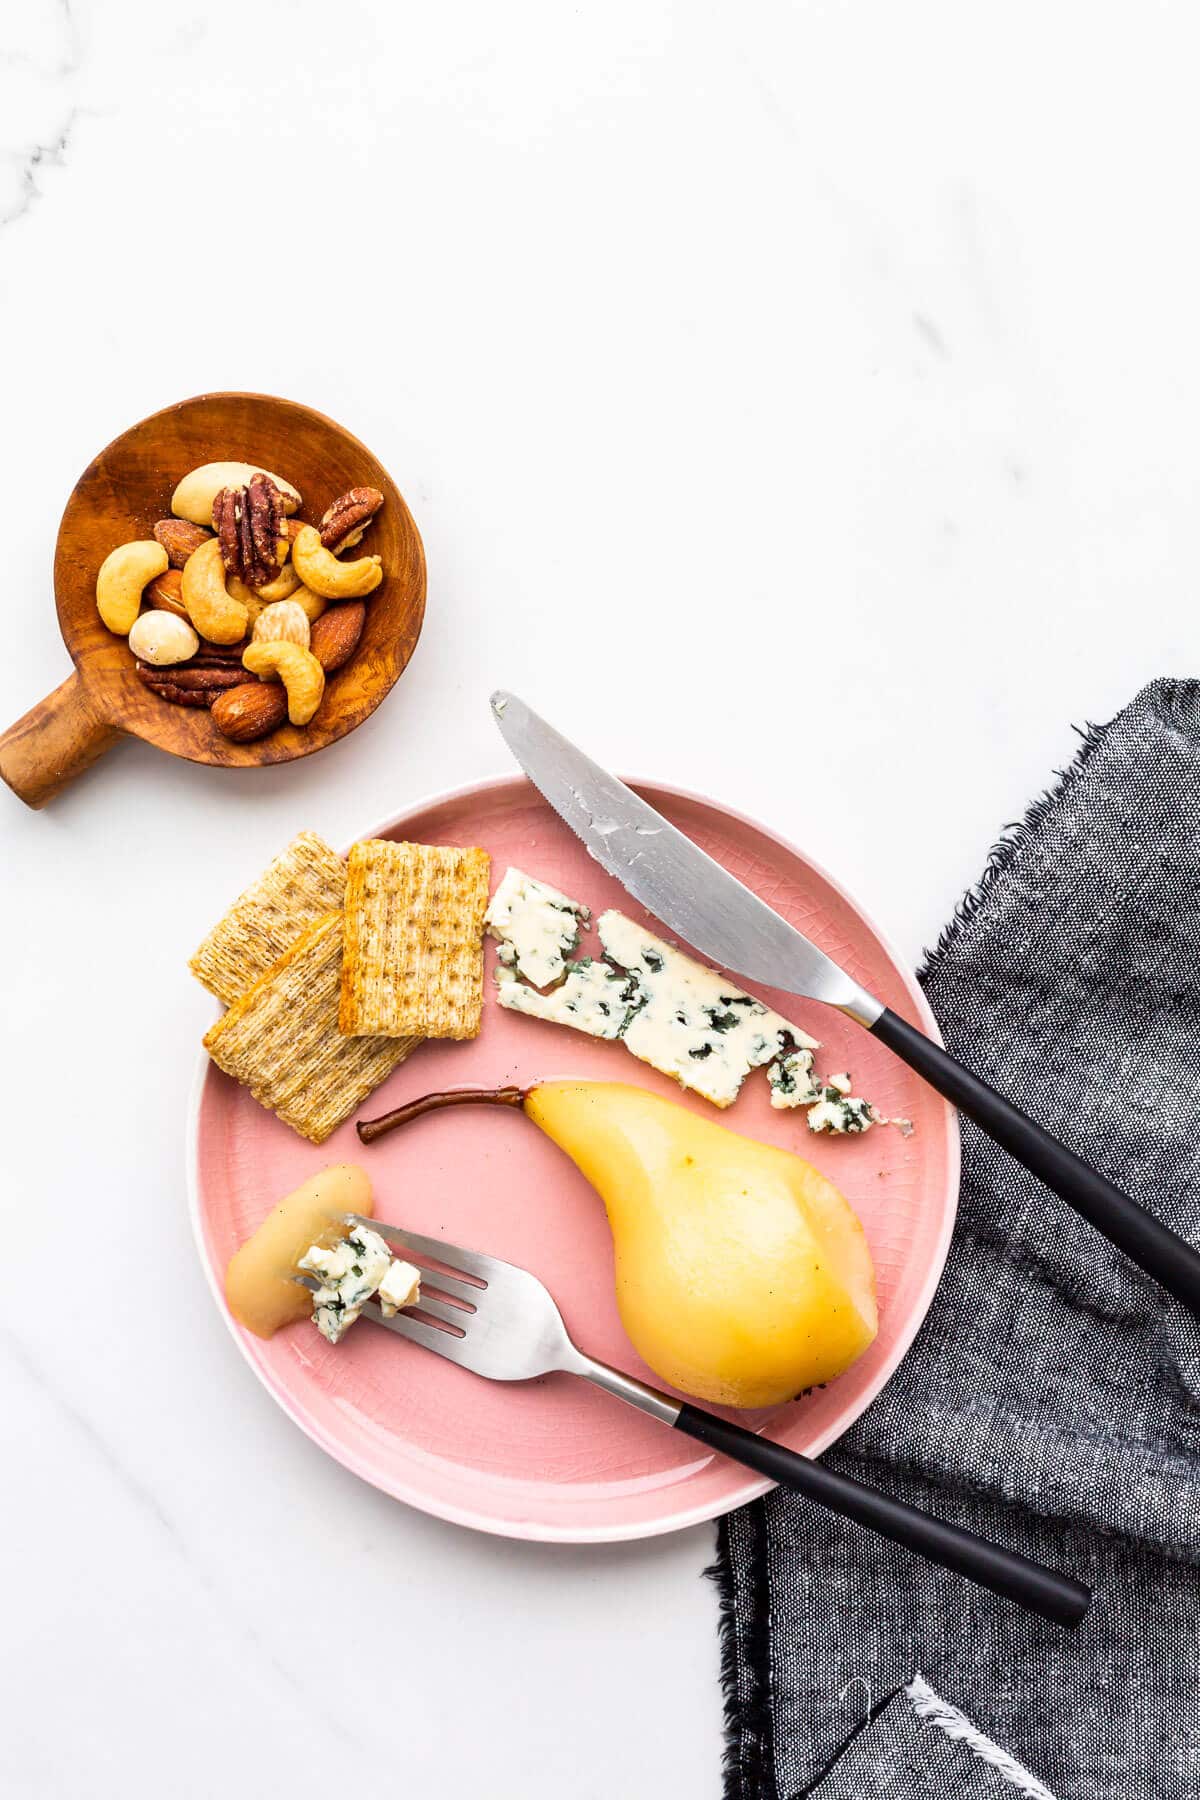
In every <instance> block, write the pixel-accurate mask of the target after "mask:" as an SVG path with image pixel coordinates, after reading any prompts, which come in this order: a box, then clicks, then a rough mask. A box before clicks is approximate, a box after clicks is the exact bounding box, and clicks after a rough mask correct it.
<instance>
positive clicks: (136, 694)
mask: <svg viewBox="0 0 1200 1800" xmlns="http://www.w3.org/2000/svg"><path fill="white" fill-rule="evenodd" d="M227 461H236V462H249V463H255V464H258V465H260V466H261V467H263V468H266V469H272V470H274V471H275V472H276V473H278V474H279V475H282V476H283V477H284V478H285V479H286V480H288V481H290V482H291V483H292V484H293V486H295V487H297V488H299V490H300V493H301V494H302V495H303V498H304V504H303V507H302V508H301V512H302V515H303V517H304V518H306V519H309V520H311V521H312V522H314V523H315V522H316V521H317V520H318V519H319V518H320V517H321V514H322V513H323V512H324V510H325V508H326V507H327V506H328V505H329V503H330V501H331V500H334V499H335V498H336V497H337V496H338V495H339V494H342V493H344V492H345V491H346V489H347V488H351V487H364V486H365V487H375V488H378V489H379V490H380V492H381V493H382V494H383V496H384V506H383V509H382V511H381V512H380V513H379V514H378V516H377V517H376V519H375V521H374V523H373V524H372V526H371V528H370V530H369V532H368V534H367V538H366V541H365V542H364V544H363V549H362V554H367V553H371V554H377V555H379V556H381V557H382V558H383V567H384V576H385V578H384V581H383V583H382V585H381V586H380V587H378V588H377V589H376V590H375V592H374V593H373V594H372V595H371V597H370V598H369V600H368V601H367V619H366V625H365V627H364V630H363V635H362V638H361V640H360V642H359V646H358V649H357V650H356V651H355V653H354V655H353V656H352V657H351V659H350V661H349V662H348V663H347V664H346V666H345V668H344V669H340V670H339V671H338V672H337V673H336V674H335V675H331V676H330V677H329V682H328V685H327V687H326V690H325V697H324V699H323V700H322V702H321V706H320V710H319V711H318V713H317V715H316V717H315V719H313V721H312V723H311V724H309V725H306V726H304V727H302V728H300V727H297V726H294V725H282V726H280V728H279V729H278V730H277V731H274V732H272V733H271V734H270V736H269V737H264V738H260V739H259V740H258V741H257V742H256V743H252V744H234V743H231V742H230V741H229V739H228V738H223V737H222V736H221V734H220V732H219V731H218V730H217V728H216V726H215V725H214V724H213V722H212V719H211V718H210V717H209V714H208V711H207V709H203V708H192V707H185V706H176V705H173V704H172V703H171V702H169V701H166V700H163V699H161V698H160V697H159V696H158V695H157V694H155V693H152V692H151V691H150V689H149V688H146V687H144V686H143V685H142V683H141V682H140V681H139V679H138V677H137V675H136V674H135V672H134V658H133V655H132V654H131V652H130V649H129V646H128V644H127V643H126V642H125V640H124V639H123V638H119V637H114V636H113V634H112V633H111V632H110V631H107V630H106V629H105V627H104V625H103V624H102V622H101V619H100V615H99V613H98V612H97V611H96V572H97V570H98V569H99V567H100V564H101V563H102V562H103V561H104V558H105V557H106V556H107V555H108V553H109V551H110V550H112V549H114V548H115V547H116V545H118V544H123V543H127V542H128V541H129V540H130V539H132V538H148V537H150V536H151V535H152V532H153V526H154V523H155V521H156V520H157V519H165V518H168V517H169V516H170V510H171V505H170V503H171V495H172V493H173V492H174V490H175V486H176V484H177V482H178V481H179V480H180V479H181V478H182V477H183V476H184V475H186V474H187V472H188V470H189V469H194V468H196V467H198V465H199V464H201V463H207V462H227ZM54 596H55V601H56V604H57V606H58V623H59V628H60V630H61V631H62V635H63V641H64V642H65V644H66V646H67V649H68V650H69V651H70V653H71V659H72V661H73V662H74V664H75V672H74V674H72V675H69V676H68V677H67V679H66V681H64V682H63V684H62V686H61V687H59V688H56V689H55V691H54V693H52V694H50V695H48V696H47V698H46V699H45V700H43V701H41V702H40V704H39V705H37V706H35V707H34V708H33V710H32V711H31V712H28V713H26V715H25V717H24V718H23V719H20V720H18V721H17V723H16V724H15V725H13V726H11V727H10V728H9V730H8V731H6V732H5V733H4V734H3V736H2V737H0V776H2V777H3V778H4V780H5V781H6V782H7V783H8V785H9V787H11V788H12V790H13V792H14V793H16V794H18V795H19V796H20V798H21V799H22V800H24V801H25V803H26V804H27V805H28V806H44V805H45V803H46V801H47V800H49V799H51V798H52V797H53V795H55V794H56V793H57V792H58V791H59V789H60V788H62V787H63V786H65V784H66V783H67V782H68V781H70V780H72V778H73V777H74V776H76V775H78V774H80V773H81V772H82V771H83V770H84V769H86V768H89V767H90V766H91V764H92V763H94V762H95V761H96V759H97V757H99V756H102V755H103V753H104V751H105V750H107V749H108V748H109V746H110V745H111V744H114V743H115V742H116V740H117V739H118V738H119V737H120V736H121V735H122V734H123V733H131V734H132V735H133V736H134V737H140V738H144V739H145V740H146V742H147V743H149V744H156V745H157V746H158V748H159V749H160V750H169V751H170V752H171V754H172V755H173V756H184V757H186V758H187V759H188V760H189V761H190V762H202V763H214V764H216V765H218V766H219V767H222V768H235V769H236V768H243V769H244V768H252V767H258V766H260V765H261V764H264V763H279V762H290V761H291V760H292V759H293V758H294V757H298V756H311V755H312V753H313V751H314V750H322V749H324V747H325V745H326V744H332V743H334V742H335V740H336V739H338V738H340V737H345V735H346V733H347V732H348V731H353V729H354V727H355V726H356V725H360V724H361V723H362V721H363V720H364V719H365V718H366V717H367V716H368V714H370V713H373V712H374V710H375V708H376V707H377V706H378V705H379V703H380V701H381V700H382V699H383V698H384V696H385V694H387V693H388V691H389V690H390V688H391V687H392V686H393V684H394V683H395V682H396V681H397V680H398V678H399V677H400V675H401V674H402V673H403V671H404V668H405V665H406V664H407V662H408V660H409V658H410V656H411V655H412V653H413V650H414V648H415V646H416V642H417V638H418V636H419V635H420V631H421V621H422V619H423V617H424V613H425V553H424V551H423V549H422V547H421V538H420V534H419V533H418V531H417V528H416V525H415V524H414V523H413V518H412V514H411V513H410V512H409V510H408V507H407V506H406V505H405V504H404V500H403V497H402V496H401V494H400V492H399V490H398V488H397V487H396V486H395V484H394V482H393V481H392V479H391V477H390V476H389V475H388V472H387V470H386V469H385V468H384V467H383V465H382V464H381V463H380V462H378V461H377V460H376V458H375V457H373V456H372V455H371V452H370V451H369V450H368V449H367V447H366V445H365V444H360V443H359V441H358V439H357V438H356V437H353V436H352V435H351V433H350V432H348V431H345V430H344V429H343V428H342V426H340V425H337V424H335V423H334V421H333V420H332V419H327V418H325V416H324V415H323V414H322V413H318V412H313V411H312V409H311V408H310V407H307V406H299V405H297V404H296V402H295V401H293V400H279V399H276V398H275V397H274V396H273V395H271V394H200V395H198V396H197V397H196V398H195V399H194V400H183V401H180V403H179V404H178V405H177V406H169V407H167V408H166V409H165V410H164V411H163V412H158V413H152V414H151V416H150V417H149V418H148V419H143V420H142V422H141V424H140V425H134V426H133V427H132V429H131V430H129V431H125V432H122V434H121V436H120V437H119V438H115V439H114V440H113V442H112V443H111V444H110V445H109V446H108V448H107V449H106V450H102V451H101V453H100V455H99V456H98V457H97V458H96V460H95V462H93V463H92V464H90V465H89V467H88V468H86V469H85V470H84V472H83V474H82V475H81V476H80V478H79V480H78V481H77V482H76V484H75V489H74V492H73V493H72V495H71V498H70V499H69V500H68V501H67V509H66V511H65V512H64V514H63V518H62V524H61V525H60V527H59V532H58V546H57V548H56V550H55V555H54ZM249 679H250V677H249V676H247V680H249Z"/></svg>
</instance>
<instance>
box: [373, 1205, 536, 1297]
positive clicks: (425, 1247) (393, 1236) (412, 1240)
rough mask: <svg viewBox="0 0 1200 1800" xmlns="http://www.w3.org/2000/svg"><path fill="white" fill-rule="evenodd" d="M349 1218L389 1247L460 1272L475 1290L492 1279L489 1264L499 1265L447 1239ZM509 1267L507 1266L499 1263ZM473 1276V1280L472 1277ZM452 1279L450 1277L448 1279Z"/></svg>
mask: <svg viewBox="0 0 1200 1800" xmlns="http://www.w3.org/2000/svg"><path fill="white" fill-rule="evenodd" d="M346 1217H347V1218H348V1219H351V1220H353V1222H354V1223H355V1224H356V1225H366V1226H368V1227H369V1228H370V1229H371V1230H372V1231H377V1232H378V1233H379V1235H380V1237H381V1238H384V1239H386V1241H387V1242H388V1243H389V1244H399V1245H400V1247H401V1249H404V1250H415V1251H416V1253H417V1255H418V1256H427V1257H429V1259H430V1261H431V1262H440V1263H444V1264H445V1265H446V1267H447V1268H448V1269H450V1270H451V1271H453V1270H455V1269H457V1270H458V1271H459V1272H460V1275H461V1276H462V1278H463V1279H464V1282H465V1285H466V1286H467V1287H475V1286H477V1285H478V1284H479V1283H480V1282H483V1283H484V1284H485V1285H486V1283H487V1281H488V1280H489V1273H488V1270H489V1265H493V1264H496V1263H497V1262H498V1259H497V1258H496V1257H493V1256H485V1255H483V1253H482V1252H481V1251H479V1250H464V1249H463V1248H462V1246H461V1245H459V1244H448V1243H446V1241H445V1239H444V1238H435V1237H423V1236H422V1235H421V1233H420V1232H419V1231H406V1230H402V1229H401V1227H400V1226H399V1225H385V1224H384V1223H383V1221H382V1219H365V1218H360V1217H359V1215H358V1214H357V1213H347V1214H346ZM499 1266H500V1267H501V1268H507V1267H508V1266H509V1265H508V1264H507V1263H500V1264H499ZM472 1276H474V1281H472V1280H471V1277H472ZM450 1279H452V1276H447V1280H450Z"/></svg>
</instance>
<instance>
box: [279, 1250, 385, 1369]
mask: <svg viewBox="0 0 1200 1800" xmlns="http://www.w3.org/2000/svg"><path fill="white" fill-rule="evenodd" d="M391 1261H392V1253H391V1251H390V1250H389V1249H388V1247H387V1245H386V1244H385V1243H384V1241H383V1239H382V1238H381V1237H380V1235H379V1233H378V1232H377V1231H372V1230H371V1229H370V1227H369V1226H366V1225H352V1226H351V1227H350V1230H349V1231H348V1232H347V1233H346V1236H345V1237H344V1238H342V1239H341V1240H340V1242H338V1243H336V1244H333V1245H331V1246H329V1247H328V1248H326V1246H324V1245H322V1244H312V1245H310V1247H309V1248H308V1249H307V1250H306V1251H305V1252H304V1255H303V1256H302V1257H301V1258H300V1260H299V1262H298V1264H297V1265H296V1266H297V1267H298V1268H301V1269H304V1270H306V1271H307V1272H308V1273H309V1274H311V1275H319V1276H320V1278H321V1285H320V1287H319V1288H318V1289H317V1291H316V1293H315V1294H314V1295H313V1324H314V1325H315V1326H316V1328H317V1330H318V1331H319V1332H320V1333H321V1336H322V1337H324V1338H328V1339H329V1342H330V1343H331V1344H336V1343H339V1342H340V1340H341V1339H342V1338H343V1337H344V1336H345V1334H346V1332H347V1331H349V1329H350V1327H351V1325H353V1323H354V1321H355V1320H356V1319H357V1318H358V1316H359V1314H360V1313H361V1311H362V1309H363V1302H364V1301H366V1300H369V1299H370V1298H371V1295H372V1294H373V1293H375V1292H376V1290H377V1289H378V1287H379V1285H380V1283H381V1282H382V1281H383V1279H384V1277H385V1276H386V1275H387V1272H388V1269H389V1267H390V1266H391Z"/></svg>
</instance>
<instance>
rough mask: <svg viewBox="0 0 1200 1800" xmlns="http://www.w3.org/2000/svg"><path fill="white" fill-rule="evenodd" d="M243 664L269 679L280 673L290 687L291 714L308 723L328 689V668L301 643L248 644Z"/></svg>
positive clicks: (296, 722)
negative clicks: (302, 646)
mask: <svg viewBox="0 0 1200 1800" xmlns="http://www.w3.org/2000/svg"><path fill="white" fill-rule="evenodd" d="M242 666H243V668H247V669H249V671H250V673H251V674H252V675H261V676H263V677H264V678H265V679H267V680H270V678H271V676H273V675H277V676H278V677H279V679H280V680H281V681H282V682H283V685H284V687H285V688H286V690H287V697H288V718H289V719H290V720H291V722H292V724H293V725H307V724H308V721H309V720H310V719H311V718H312V716H313V714H314V713H315V712H316V710H317V708H318V706H320V704H321V696H322V694H323V693H324V692H325V671H324V669H323V668H322V667H321V665H320V663H319V662H318V661H317V659H316V657H315V656H314V655H313V653H312V651H311V650H304V649H302V648H301V646H300V645H299V644H247V646H246V648H245V650H244V651H243V652H242Z"/></svg>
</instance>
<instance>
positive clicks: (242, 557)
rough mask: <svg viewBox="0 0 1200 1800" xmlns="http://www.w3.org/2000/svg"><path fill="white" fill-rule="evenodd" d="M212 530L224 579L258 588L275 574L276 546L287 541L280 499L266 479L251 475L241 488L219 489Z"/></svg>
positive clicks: (275, 489)
mask: <svg viewBox="0 0 1200 1800" xmlns="http://www.w3.org/2000/svg"><path fill="white" fill-rule="evenodd" d="M212 516H213V526H214V528H215V530H216V533H217V537H218V538H219V539H220V543H221V561H222V562H223V563H224V565H225V573H226V575H227V576H230V575H236V576H237V577H238V579H239V580H240V581H244V582H245V583H246V585H247V586H248V587H252V588H262V587H266V586H267V585H268V583H269V582H272V581H274V579H275V577H276V576H277V575H278V573H279V569H280V561H279V542H280V539H281V538H283V539H284V540H286V538H287V535H288V534H287V529H286V527H285V525H284V512H283V495H282V494H281V493H280V491H279V489H278V488H277V487H276V486H275V483H274V482H273V481H272V480H271V478H270V476H269V475H263V474H261V473H259V474H257V475H252V476H251V477H250V479H249V481H248V482H247V483H246V486H245V487H242V488H222V489H221V491H220V493H219V494H218V495H217V497H216V499H215V500H214V501H213V514H212Z"/></svg>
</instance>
